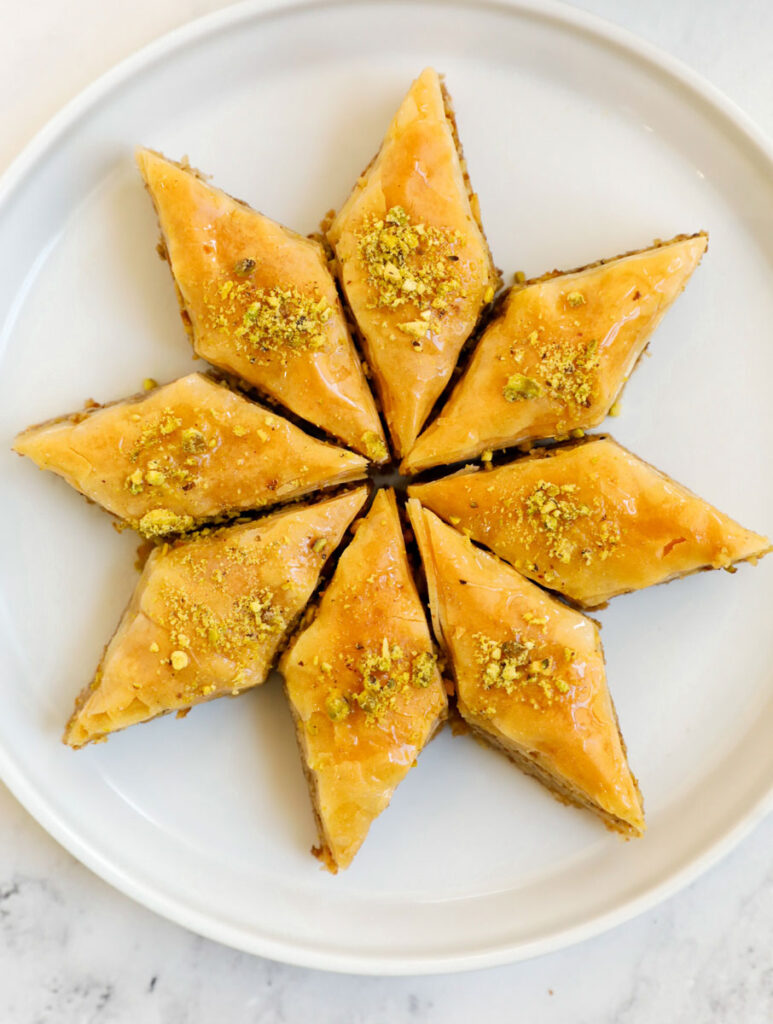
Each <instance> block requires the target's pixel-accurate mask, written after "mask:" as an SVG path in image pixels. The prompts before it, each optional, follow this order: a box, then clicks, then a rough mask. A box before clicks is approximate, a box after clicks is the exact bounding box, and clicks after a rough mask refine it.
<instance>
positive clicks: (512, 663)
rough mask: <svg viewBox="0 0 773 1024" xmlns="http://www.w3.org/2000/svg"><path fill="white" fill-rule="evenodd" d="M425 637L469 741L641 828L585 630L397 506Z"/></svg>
mask: <svg viewBox="0 0 773 1024" xmlns="http://www.w3.org/2000/svg"><path fill="white" fill-rule="evenodd" d="M408 504H409V512H410V517H411V522H412V524H413V528H414V531H415V533H416V537H417V540H418V543H419V548H420V550H421V555H422V560H423V562H424V568H425V570H426V575H427V584H428V588H429V599H430V607H431V610H432V618H433V624H434V628H435V634H436V636H437V637H438V639H439V641H440V643H441V646H442V647H443V649H444V651H445V652H446V653H447V655H448V657H449V660H450V664H451V666H452V668H453V674H454V677H455V680H456V692H457V706H458V708H459V711H460V713H461V714H462V716H463V717H464V719H465V720H466V721H467V722H468V724H469V725H470V727H471V729H472V730H473V732H475V733H476V734H477V735H479V736H480V737H481V738H483V739H484V740H486V741H487V742H489V743H490V744H491V745H492V746H494V747H496V748H497V749H499V750H501V751H502V752H503V753H505V754H506V755H507V756H508V757H510V758H511V759H512V760H513V761H514V762H515V764H516V765H518V767H519V768H522V769H523V770H524V771H525V772H527V773H528V774H529V775H533V776H534V777H535V778H537V779H538V780H539V781H540V782H542V783H544V784H545V785H546V786H547V787H548V788H549V789H550V790H552V792H553V793H554V794H555V795H556V796H557V797H558V799H559V800H561V801H563V802H565V803H572V804H576V805H577V806H579V807H585V808H587V809H588V810H590V811H593V812H594V813H595V814H597V815H598V816H599V817H600V818H601V819H602V821H603V822H604V823H605V824H606V825H607V826H608V827H609V828H612V829H614V830H616V831H618V832H621V833H622V834H623V835H625V836H639V835H641V834H642V833H643V831H644V813H643V809H642V802H641V796H640V793H639V789H638V786H637V783H636V780H635V778H634V777H633V775H632V774H631V771H630V769H629V767H628V761H627V759H626V752H625V745H624V743H623V740H622V737H621V735H620V729H619V726H618V723H617V718H616V715H615V709H614V706H613V704H612V698H611V696H610V694H609V690H608V689H607V683H606V673H605V669H604V655H603V652H602V649H601V641H600V639H599V635H598V629H597V627H596V625H595V623H594V622H593V621H592V620H591V619H588V618H586V617H585V616H584V615H581V614H580V613H579V612H576V611H574V610H572V609H571V608H567V607H566V606H565V605H563V604H561V603H560V602H559V601H556V600H555V599H554V598H552V597H549V596H548V595H547V594H545V593H544V592H543V591H542V590H540V589H539V587H536V586H535V585H534V584H533V583H530V582H529V581H528V580H526V579H524V577H523V576H521V575H519V573H517V572H516V571H515V569H512V568H511V567H510V566H509V565H506V564H505V563H504V562H501V561H500V560H499V559H498V558H496V557H495V556H494V555H491V554H489V553H488V552H485V551H482V550H480V549H479V548H476V547H474V546H473V544H472V543H471V541H470V540H469V539H468V538H466V537H464V536H463V535H462V534H460V533H458V532H457V531H456V530H454V529H453V528H452V527H450V526H447V525H446V524H445V523H443V522H441V520H440V519H438V518H437V516H435V515H434V514H433V513H432V512H428V511H426V510H424V509H423V508H422V507H421V505H420V504H419V502H418V501H417V500H416V499H412V500H411V501H409V503H408Z"/></svg>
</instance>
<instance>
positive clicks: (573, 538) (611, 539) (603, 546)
mask: <svg viewBox="0 0 773 1024" xmlns="http://www.w3.org/2000/svg"><path fill="white" fill-rule="evenodd" d="M577 492H578V485H577V484H555V483H551V482H550V481H548V480H539V481H537V484H536V485H535V486H534V488H533V489H532V490H531V491H530V492H529V493H528V494H526V495H524V496H523V498H522V499H521V502H522V511H523V515H522V516H517V518H518V519H519V526H520V527H521V529H523V531H524V538H525V539H527V540H530V539H531V540H535V539H536V537H535V536H534V533H533V531H534V529H535V528H536V531H537V534H538V535H539V537H540V538H541V540H542V541H543V542H544V541H547V550H548V553H549V555H550V556H551V557H552V558H554V559H555V560H556V561H558V562H561V563H563V564H564V565H566V564H568V563H569V562H571V560H572V558H574V557H575V556H580V557H581V558H582V559H583V561H584V562H585V563H586V565H590V564H591V562H592V561H593V559H594V558H598V559H599V560H600V561H602V562H603V561H606V559H607V558H609V557H610V556H611V555H612V554H614V551H615V549H616V547H617V545H618V544H619V543H620V527H619V525H618V524H617V523H616V522H612V521H611V520H609V519H608V518H607V515H606V512H605V511H604V508H603V505H602V504H601V503H600V502H599V500H598V499H596V500H594V502H593V504H592V505H587V504H585V502H583V501H581V500H580V499H579V497H578V494H577ZM580 520H582V524H581V526H580V527H575V523H577V522H578V521H580ZM530 535H531V536H530ZM526 568H527V569H529V570H530V571H534V570H533V569H531V568H530V566H527V567H526ZM551 578H552V577H551ZM546 579H547V577H546Z"/></svg>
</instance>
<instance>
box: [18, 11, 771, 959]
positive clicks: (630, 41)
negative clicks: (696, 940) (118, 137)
mask: <svg viewBox="0 0 773 1024" xmlns="http://www.w3.org/2000/svg"><path fill="white" fill-rule="evenodd" d="M394 2H396V0H240V2H238V3H236V4H232V5H230V6H227V7H224V8H221V9H219V10H217V11H213V12H211V13H209V14H206V15H204V16H202V17H199V18H196V19H194V20H192V21H189V22H186V23H184V24H183V25H180V26H178V27H177V28H175V29H172V30H171V31H169V32H167V33H164V34H163V35H161V36H159V37H158V38H156V39H154V40H153V41H151V42H150V43H148V44H146V45H145V46H143V47H141V48H140V49H139V50H136V51H135V52H134V53H132V54H130V55H129V56H128V57H126V58H124V59H123V60H121V61H120V62H119V63H117V64H116V65H114V66H113V67H112V68H110V69H109V70H107V71H106V72H104V73H103V74H101V75H100V76H99V77H97V78H96V79H95V80H94V81H93V82H92V83H91V84H90V85H88V86H87V87H86V88H85V89H83V90H82V91H80V92H79V93H77V94H76V95H75V96H74V97H73V98H72V99H70V100H69V101H68V102H67V103H66V104H65V105H64V106H63V107H62V108H61V109H60V110H59V111H58V113H56V114H55V115H54V116H53V117H52V118H51V119H50V120H49V121H48V122H47V123H46V124H45V125H44V126H43V127H42V128H41V129H39V130H38V131H37V132H36V133H35V135H34V136H33V137H32V138H31V139H30V141H29V142H27V144H26V145H25V146H24V147H23V149H22V150H21V152H20V153H19V154H18V155H17V156H16V157H15V158H14V160H13V161H12V162H11V164H10V165H9V166H8V168H7V169H6V170H5V171H4V173H3V174H2V176H0V212H2V210H3V209H4V208H5V207H7V205H8V204H9V203H10V202H12V200H13V194H14V192H15V190H16V189H18V188H19V187H20V186H22V185H23V183H24V181H25V179H26V177H27V176H28V175H29V174H30V173H31V172H32V171H33V170H34V169H35V167H36V165H37V164H38V163H39V162H41V161H42V160H43V159H45V157H46V155H47V153H48V152H49V150H50V149H52V148H53V147H54V146H55V145H56V143H57V142H58V141H59V140H60V139H61V138H62V137H63V136H64V135H65V133H66V132H67V131H68V130H69V129H70V128H71V127H72V126H73V125H74V124H76V123H77V122H78V121H79V120H80V119H81V118H82V117H84V116H87V115H88V114H89V113H90V112H91V111H92V110H93V109H94V108H95V107H97V105H98V104H100V103H101V102H103V101H105V100H108V99H109V97H110V94H111V93H112V92H113V91H114V90H115V89H117V88H119V87H120V86H121V85H123V84H124V83H126V82H127V81H129V80H130V79H131V78H133V77H134V76H136V75H137V74H139V73H141V72H142V70H143V69H144V68H146V67H148V66H150V65H152V64H153V63H155V62H157V61H158V60H160V59H161V58H163V57H164V56H168V55H169V54H171V53H176V52H179V51H181V50H183V49H185V48H186V47H188V46H190V45H195V44H196V43H197V42H199V41H201V40H203V39H205V38H206V37H207V36H209V35H210V34H213V33H215V32H220V31H226V30H230V29H232V28H233V27H234V26H236V25H238V24H239V23H241V22H243V21H248V20H258V19H263V18H266V17H270V16H273V15H278V16H285V15H292V14H294V13H297V12H303V11H307V10H319V9H324V8H326V7H330V8H332V7H340V6H342V5H347V6H352V7H354V6H357V7H370V6H376V5H377V4H379V5H380V4H384V3H394ZM422 2H424V3H428V4H432V5H433V6H437V7H442V6H446V7H467V8H472V7H478V8H480V7H487V8H489V9H493V10H499V11H501V12H504V13H509V14H512V15H515V16H517V15H518V14H522V15H527V16H532V17H538V18H541V19H542V20H543V21H545V22H548V23H554V24H558V25H560V26H562V27H564V28H566V27H568V28H570V29H573V30H574V31H577V32H581V33H583V34H585V35H586V36H589V37H591V38H592V39H596V40H597V41H600V42H602V43H604V44H607V45H612V46H613V47H615V48H616V49H618V50H619V51H621V52H622V53H623V54H625V55H627V56H628V57H629V58H634V59H636V60H638V61H639V62H640V63H642V64H643V65H644V66H645V67H647V68H648V69H649V70H650V71H651V72H653V73H657V74H659V75H660V76H661V77H662V76H665V77H666V78H667V79H668V80H669V81H670V84H671V86H672V87H673V86H676V87H678V88H680V89H682V90H683V91H685V92H686V93H687V94H688V95H689V96H690V97H691V98H692V99H693V101H696V100H697V101H700V102H701V103H702V104H703V105H704V106H705V107H706V108H708V110H709V111H710V112H711V113H713V115H714V116H715V117H718V119H719V120H720V122H724V124H725V126H726V127H730V128H732V129H733V130H734V131H735V132H736V133H737V134H739V135H740V137H741V139H742V140H743V141H745V143H746V144H747V145H750V146H751V147H752V149H754V150H756V151H757V153H758V155H759V156H760V157H762V159H763V160H764V161H765V163H767V164H768V165H769V166H770V167H771V168H773V140H771V138H769V137H768V135H767V134H766V133H765V132H764V131H763V130H762V129H761V128H760V127H759V126H758V125H757V124H756V122H755V121H754V120H753V119H752V118H751V117H750V116H749V115H748V114H746V112H745V111H744V110H743V109H742V108H741V107H739V106H738V105H737V104H736V103H735V102H734V101H733V100H731V99H730V98H729V97H728V96H726V95H725V94H724V93H723V92H722V91H721V90H720V89H719V88H718V87H717V86H715V85H713V84H712V83H711V82H709V81H708V80H707V79H706V78H704V77H703V76H702V75H701V74H699V73H698V72H696V71H694V70H693V69H692V68H691V67H690V66H689V65H687V64H685V63H684V62H682V61H681V60H679V59H678V58H676V57H674V56H672V55H671V54H670V53H668V52H666V51H664V50H662V49H661V48H660V47H658V46H656V45H655V44H653V43H650V42H648V41H647V40H644V39H642V38H640V37H639V36H637V35H636V34H635V33H633V32H632V31H630V30H628V29H626V28H622V27H621V26H618V25H616V24H614V23H613V22H610V21H607V20H606V19H604V18H602V17H600V16H599V15H596V14H592V13H590V12H588V11H585V10H580V9H578V8H576V7H573V6H570V5H569V4H568V3H564V2H563V0H482V2H476V0H422ZM0 780H2V781H3V782H4V784H5V785H6V786H7V788H8V789H9V790H10V792H11V793H12V794H13V796H14V797H15V798H16V799H17V800H18V801H19V803H20V804H21V805H22V806H23V807H24V808H25V810H26V811H27V812H28V813H29V814H30V815H31V816H32V817H33V818H34V819H35V820H36V821H37V822H38V824H39V825H41V827H42V828H44V829H45V830H46V832H48V833H49V835H51V836H52V837H53V838H54V839H55V840H56V841H57V842H58V843H59V844H60V845H61V846H63V847H64V848H65V849H66V850H67V851H68V852H69V853H70V854H72V855H73V856H74V857H75V858H76V859H77V860H78V861H80V862H81V863H82V864H84V865H85V866H86V867H87V868H89V870H91V871H92V872H94V874H96V875H97V876H98V877H100V878H101V879H102V880H103V881H105V882H107V883H108V884H109V885H111V886H112V887H113V888H115V889H117V890H119V891H120V892H122V893H123V894H124V895H126V896H128V897H129V898H130V899H132V900H134V901H135V902H137V903H139V904H141V905H142V906H144V907H146V908H148V909H149V910H151V911H153V912H154V913H157V914H160V915H161V916H163V917H165V918H167V919H168V920H170V921H172V922H174V923H176V924H178V925H181V926H182V927H184V928H186V929H188V930H189V931H192V932H194V933H196V934H199V935H202V936H204V937H206V938H208V939H211V940H214V941H216V942H219V943H221V944H223V945H226V946H230V947H232V948H235V949H238V950H241V951H243V952H246V953H250V954H252V955H257V956H262V957H267V958H269V959H272V960H276V961H280V962H284V963H288V964H293V965H295V966H299V967H306V968H314V969H318V970H327V971H334V972H340V973H348V974H360V975H382V976H409V975H420V974H444V973H449V972H459V971H471V970H478V969H481V968H485V967H494V966H500V965H503V964H509V963H515V962H520V961H523V960H527V959H530V958H532V957H536V956H541V955H543V954H546V953H549V952H555V951H558V950H560V949H564V948H567V947H569V946H572V945H575V944H576V943H578V942H581V941H584V940H585V939H589V938H592V937H594V936H596V935H600V934H601V933H603V932H606V931H608V930H610V929H612V928H615V927H617V926H618V925H620V924H623V923H624V922H625V921H628V920H630V919H632V918H634V917H636V916H638V915H639V914H641V913H644V912H645V911H647V910H649V909H651V908H653V907H655V906H657V905H658V904H660V903H662V902H663V901H664V900H666V899H669V898H670V897H671V896H673V895H674V894H675V893H677V892H678V891H679V890H681V889H683V888H684V887H686V886H687V885H689V884H690V883H691V882H693V881H694V880H695V879H697V878H698V877H699V876H700V875H702V874H704V873H705V872H706V871H708V870H709V869H710V868H711V867H713V866H714V865H715V864H717V863H718V862H719V861H720V860H722V859H723V858H724V857H725V856H727V855H728V854H729V853H730V851H731V850H733V849H734V848H735V847H736V846H737V845H738V844H739V843H740V842H741V841H742V840H743V839H744V838H745V837H746V836H747V835H749V833H751V832H752V830H753V829H754V828H756V827H757V826H758V825H759V824H760V822H762V821H763V819H764V818H765V817H766V816H767V815H768V813H769V812H771V811H772V810H773V779H771V780H770V783H769V787H768V789H767V791H766V792H764V793H762V795H760V796H759V797H758V798H757V799H756V801H754V802H753V803H752V804H751V806H750V807H749V809H748V810H747V811H746V813H745V814H743V815H742V816H741V817H740V818H739V819H738V820H737V821H736V822H735V824H734V825H732V826H731V827H730V828H728V829H727V830H726V831H725V832H724V833H723V834H721V835H720V837H719V838H718V839H716V840H715V841H714V842H712V843H711V844H710V845H708V846H707V847H706V848H705V849H704V851H703V852H702V853H701V854H699V855H698V856H696V857H693V858H692V859H691V860H689V861H688V862H687V863H686V864H684V865H683V866H682V867H681V868H678V869H676V870H675V871H673V872H672V873H671V874H669V875H667V876H666V877H664V878H663V879H662V880H661V881H660V882H658V883H655V884H653V885H651V886H650V887H649V888H648V889H646V890H645V891H643V892H642V893H641V894H640V895H638V896H636V897H635V898H633V899H630V900H627V901H625V902H622V903H620V904H619V905H618V906H616V907H615V908H613V909H611V910H607V911H604V912H601V913H599V914H597V915H595V916H593V917H591V918H589V919H587V920H586V921H584V922H582V923H581V924H577V925H573V926H571V927H568V928H564V929H561V930H559V931H556V932H554V933H552V934H551V935H547V936H545V937H543V938H541V939H537V940H534V941H531V942H520V943H515V944H505V945H498V946H496V947H495V948H492V949H487V950H485V951H483V952H478V953H462V954H453V955H445V954H443V955H439V956H432V955H430V954H422V955H420V956H405V955H402V956H401V955H371V954H368V953H365V954H363V953H360V954H352V953H343V954H342V953H340V952H337V951H330V950H325V951H321V950H320V949H319V948H318V947H313V946H304V945H301V944H298V943H297V942H292V943H288V942H284V941H281V940H278V939H272V938H269V937H267V936H262V935H258V934H256V933H255V932H254V931H253V930H251V929H248V928H246V927H243V926H239V925H235V924H231V923H229V922H226V921H222V920H219V919H218V918H217V917H216V916H215V915H213V914H212V913H205V912H203V911H200V910H197V909H195V908H193V907H191V906H189V905H187V904H186V903H185V902H184V901H182V900H181V899H178V898H174V897H170V896H169V895H167V894H166V893H164V892H163V891H160V890H159V889H158V888H157V887H156V886H154V884H153V883H152V882H149V881H147V880H143V879H142V878H138V877H137V876H136V875H134V874H131V873H129V872H127V871H125V870H124V869H123V868H121V867H120V866H119V865H116V864H115V863H114V862H112V861H111V860H110V859H109V858H107V857H105V856H103V855H102V854H101V853H100V851H99V850H98V849H97V848H96V847H92V846H91V844H90V843H89V842H88V841H87V840H85V839H83V838H82V837H81V836H80V835H79V834H78V833H77V831H76V830H75V829H73V827H71V826H70V825H69V824H68V823H67V821H66V820H65V818H64V817H63V816H62V814H61V812H60V811H58V810H57V809H56V807H55V806H52V805H51V804H50V801H49V800H47V799H46V798H45V796H44V795H43V794H42V793H41V792H39V791H38V790H37V788H36V787H35V786H34V785H33V784H32V783H31V782H30V781H29V780H28V779H27V778H26V777H25V773H24V771H23V769H22V768H21V766H19V765H17V764H16V763H15V762H14V760H13V758H12V756H11V755H10V753H9V752H8V751H7V750H6V749H5V748H4V747H3V746H2V744H0Z"/></svg>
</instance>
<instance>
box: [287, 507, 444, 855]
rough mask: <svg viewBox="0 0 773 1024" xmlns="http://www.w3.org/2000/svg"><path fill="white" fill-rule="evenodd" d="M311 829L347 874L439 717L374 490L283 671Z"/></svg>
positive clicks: (395, 547)
mask: <svg viewBox="0 0 773 1024" xmlns="http://www.w3.org/2000/svg"><path fill="white" fill-rule="evenodd" d="M279 668H280V671H281V672H282V673H283V675H284V677H285V682H286V687H287V695H288V697H289V700H290V705H291V708H292V712H293V716H294V718H295V722H296V727H297V735H298V745H299V747H300V752H301V757H302V759H303V763H304V767H305V771H306V775H307V778H308V782H309V788H310V791H311V798H312V803H313V806H314V811H315V815H316V819H317V825H318V829H319V839H320V847H319V849H315V851H314V852H315V853H316V854H317V856H319V858H320V859H321V860H322V862H323V863H324V864H325V866H326V867H327V868H328V869H329V870H330V871H333V872H336V871H337V870H338V869H339V868H346V867H348V866H349V864H350V863H351V860H352V858H353V857H354V855H355V853H356V852H357V850H358V849H359V848H360V846H361V845H362V842H363V840H364V839H365V836H366V835H367V832H368V829H369V828H370V825H371V823H372V822H373V820H374V819H375V818H376V817H377V816H378V815H379V814H381V812H382V811H383V810H384V809H385V808H386V807H387V805H388V804H389V801H390V800H391V798H392V794H393V793H394V791H395V788H396V787H397V785H398V784H399V783H400V782H401V781H402V780H403V779H404V778H405V776H406V774H407V773H408V771H409V770H410V768H411V767H412V765H413V764H414V762H415V761H416V758H417V757H418V755H419V753H420V751H421V750H422V748H423V747H424V746H425V744H426V743H427V741H428V740H429V739H430V737H431V736H432V734H433V733H434V732H435V730H436V729H437V727H438V726H439V724H440V723H441V722H442V721H443V719H444V718H445V715H446V709H447V700H446V694H445V689H444V687H443V682H442V680H441V678H440V673H439V671H438V668H437V663H436V657H435V653H434V647H433V644H432V639H431V636H430V632H429V628H428V625H427V620H426V617H425V614H424V609H423V607H422V604H421V601H420V600H419V596H418V594H417V592H416V586H415V584H414V582H413V578H412V576H411V571H410V568H409V566H408V559H407V556H406V551H405V543H404V541H403V533H402V529H401V526H400V519H399V516H398V512H397V504H396V501H395V496H394V492H392V491H383V490H382V491H379V492H378V494H377V495H376V498H375V501H374V502H373V506H372V508H371V510H370V512H369V514H368V515H367V517H366V518H365V519H364V520H362V521H361V522H360V524H359V527H358V529H357V532H356V534H355V537H354V540H353V541H352V542H351V543H350V544H349V546H348V548H346V550H345V551H344V552H343V554H342V555H341V557H340V559H339V561H338V566H337V567H336V571H335V574H334V576H333V579H332V581H331V583H330V585H329V586H328V588H327V590H326V591H325V593H324V595H323V597H322V600H321V601H320V605H319V608H318V610H317V612H316V615H315V617H314V620H313V621H312V623H311V624H310V625H309V626H308V628H306V629H305V630H304V631H303V632H302V633H301V634H300V635H299V636H298V638H297V639H296V640H295V641H294V643H293V644H292V645H291V646H290V647H288V649H287V651H286V652H285V654H284V655H283V657H282V660H281V662H280V666H279Z"/></svg>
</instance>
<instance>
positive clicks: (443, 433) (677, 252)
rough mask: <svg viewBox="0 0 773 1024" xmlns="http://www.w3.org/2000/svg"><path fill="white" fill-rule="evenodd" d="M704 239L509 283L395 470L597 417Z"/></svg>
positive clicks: (467, 455)
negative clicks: (461, 369)
mask: <svg viewBox="0 0 773 1024" xmlns="http://www.w3.org/2000/svg"><path fill="white" fill-rule="evenodd" d="M707 244H708V239H707V236H706V234H705V233H703V232H701V233H700V234H697V235H692V236H690V237H686V236H680V237H678V238H675V239H674V240H673V241H671V242H665V243H659V244H657V245H656V246H655V247H653V248H651V249H644V250H642V251H641V252H635V253H631V254H629V255H627V256H621V257H618V258H617V259H613V260H609V261H603V262H601V263H598V264H594V265H592V266H590V267H587V268H584V269H582V270H576V271H572V272H570V273H563V274H561V273H553V274H547V275H545V277H542V278H538V279H537V280H535V281H531V282H528V283H527V284H525V285H515V286H513V288H511V290H510V292H509V293H508V295H507V296H506V298H505V299H504V301H503V304H502V307H501V311H500V313H499V315H498V317H497V318H496V319H495V320H494V321H493V322H492V323H491V324H490V325H489V327H488V328H487V329H486V331H485V332H484V333H483V335H482V337H481V339H480V341H479V342H478V344H477V347H476V348H475V351H474V353H473V355H472V358H471V360H470V364H469V366H468V367H467V369H466V371H465V373H464V374H463V376H462V377H461V379H460V380H459V382H458V383H457V385H456V387H455V388H454V390H453V392H452V393H451V397H450V398H449V399H448V401H447V402H446V404H445V406H444V407H443V409H442V410H441V412H440V414H439V416H438V417H437V419H436V420H434V422H433V423H432V424H431V425H430V426H429V427H428V428H427V430H426V431H425V432H424V433H423V434H422V436H421V437H420V438H419V440H418V441H417V442H416V445H415V447H414V448H413V449H412V451H411V452H410V454H409V455H408V457H407V458H405V459H404V460H403V463H402V466H401V471H402V472H403V473H418V472H420V471H421V470H423V469H427V468H428V467H430V466H436V465H438V464H440V463H446V464H448V463H451V462H457V461H460V460H462V459H471V458H475V457H476V456H478V455H483V454H484V453H485V452H487V451H492V450H496V449H497V448H507V447H508V446H510V445H515V444H520V443H523V442H529V441H536V440H539V439H542V438H555V437H562V436H566V435H568V434H569V433H570V432H571V431H573V430H587V429H588V428H589V427H595V426H596V425H597V424H599V423H601V421H602V420H603V419H604V417H605V416H606V415H607V413H608V412H609V410H610V409H611V408H612V406H613V405H614V403H615V401H616V400H617V399H618V397H619V395H620V392H621V390H622V388H623V386H624V384H625V382H626V380H627V379H628V377H629V376H630V374H631V372H632V371H633V369H634V367H635V365H636V363H637V361H638V359H639V357H640V356H641V354H642V352H643V351H644V349H645V347H646V345H647V342H648V341H649V338H650V336H651V334H652V332H653V331H654V330H655V328H656V327H657V325H658V323H659V322H660V320H661V318H662V317H663V315H664V314H665V312H666V310H667V309H668V308H669V306H670V305H671V303H672V302H673V301H674V299H675V298H676V297H677V296H678V295H679V294H680V292H681V291H682V290H683V288H684V287H685V285H686V284H687V281H688V280H689V278H690V275H691V274H692V272H693V270H695V268H696V266H697V265H698V263H699V262H700V259H701V257H702V255H703V253H704V252H705V251H706V246H707Z"/></svg>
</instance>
